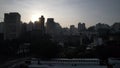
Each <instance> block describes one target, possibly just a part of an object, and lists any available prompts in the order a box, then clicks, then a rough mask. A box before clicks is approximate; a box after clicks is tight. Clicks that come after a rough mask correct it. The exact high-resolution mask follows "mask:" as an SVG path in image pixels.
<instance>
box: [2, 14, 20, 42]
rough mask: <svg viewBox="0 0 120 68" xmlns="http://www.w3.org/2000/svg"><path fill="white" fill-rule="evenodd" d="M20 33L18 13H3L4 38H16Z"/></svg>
mask: <svg viewBox="0 0 120 68" xmlns="http://www.w3.org/2000/svg"><path fill="white" fill-rule="evenodd" d="M20 33H21V16H20V14H19V13H17V12H14V13H5V14H4V39H5V40H6V39H10V40H11V39H16V38H18V37H19V35H20Z"/></svg>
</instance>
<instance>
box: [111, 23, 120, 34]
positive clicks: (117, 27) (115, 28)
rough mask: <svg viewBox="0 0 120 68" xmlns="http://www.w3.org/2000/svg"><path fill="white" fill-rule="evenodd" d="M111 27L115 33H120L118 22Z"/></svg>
mask: <svg viewBox="0 0 120 68" xmlns="http://www.w3.org/2000/svg"><path fill="white" fill-rule="evenodd" d="M111 27H112V29H113V30H114V31H115V32H120V22H115V23H114V24H113V25H112V26H111Z"/></svg>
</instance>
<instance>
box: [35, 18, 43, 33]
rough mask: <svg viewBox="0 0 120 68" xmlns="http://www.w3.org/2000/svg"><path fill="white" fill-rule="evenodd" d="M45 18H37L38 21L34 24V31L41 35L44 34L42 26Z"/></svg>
mask: <svg viewBox="0 0 120 68" xmlns="http://www.w3.org/2000/svg"><path fill="white" fill-rule="evenodd" d="M44 22H45V18H44V16H41V17H40V18H39V21H36V22H35V26H34V30H37V31H41V32H42V33H44V32H45V26H44Z"/></svg>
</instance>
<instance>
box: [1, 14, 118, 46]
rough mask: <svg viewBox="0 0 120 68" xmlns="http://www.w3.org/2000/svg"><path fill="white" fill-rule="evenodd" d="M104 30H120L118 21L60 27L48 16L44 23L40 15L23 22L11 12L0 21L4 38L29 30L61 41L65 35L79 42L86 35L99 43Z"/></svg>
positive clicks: (14, 36) (113, 31)
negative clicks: (87, 25) (109, 23)
mask: <svg viewBox="0 0 120 68" xmlns="http://www.w3.org/2000/svg"><path fill="white" fill-rule="evenodd" d="M106 30H110V32H111V33H115V32H120V22H116V23H114V24H113V25H112V26H109V25H107V24H102V23H98V24H96V25H95V26H90V27H89V28H86V26H85V23H78V28H76V27H75V26H74V25H70V28H62V27H61V26H60V24H59V23H57V22H55V21H54V18H48V19H47V22H46V23H45V18H44V16H41V17H40V18H39V21H35V22H31V21H30V22H29V23H23V22H22V21H21V15H20V14H19V13H17V12H11V13H5V14H4V22H1V23H0V33H1V34H3V38H4V40H6V39H9V40H12V39H16V38H18V37H19V36H20V35H21V34H23V33H25V32H29V31H40V32H41V33H43V34H49V35H51V36H52V37H53V39H54V40H58V41H61V42H64V41H66V37H65V36H70V37H74V38H75V39H76V38H77V39H79V40H80V41H81V43H82V39H84V37H85V38H86V37H87V38H88V39H89V40H91V39H93V41H94V43H96V45H101V44H102V38H100V34H107V31H106Z"/></svg>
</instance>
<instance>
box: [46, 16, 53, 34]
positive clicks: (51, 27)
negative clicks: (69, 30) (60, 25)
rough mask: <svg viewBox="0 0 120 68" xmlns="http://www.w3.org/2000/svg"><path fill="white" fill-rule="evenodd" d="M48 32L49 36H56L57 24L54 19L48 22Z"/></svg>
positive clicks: (49, 19)
mask: <svg viewBox="0 0 120 68" xmlns="http://www.w3.org/2000/svg"><path fill="white" fill-rule="evenodd" d="M46 31H47V33H48V34H51V35H54V33H55V22H54V18H48V19H47V22H46Z"/></svg>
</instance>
